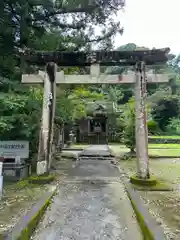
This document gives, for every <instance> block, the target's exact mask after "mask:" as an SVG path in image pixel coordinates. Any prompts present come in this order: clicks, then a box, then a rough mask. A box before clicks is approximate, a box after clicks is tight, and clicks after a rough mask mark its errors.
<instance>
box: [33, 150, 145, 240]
mask: <svg viewBox="0 0 180 240" xmlns="http://www.w3.org/2000/svg"><path fill="white" fill-rule="evenodd" d="M91 149H92V150H94V151H97V149H98V150H99V151H101V152H103V153H104V151H107V148H106V147H105V146H104V147H102V148H100V146H98V147H96V146H95V147H94V148H93V147H91ZM95 149H96V150H95ZM88 151H89V150H88ZM67 166H68V167H67V169H65V165H64V166H63V171H64V172H65V174H66V176H65V178H64V180H63V181H61V183H60V184H59V187H58V191H57V194H56V196H55V197H54V199H53V202H52V204H51V206H50V207H49V209H48V210H47V212H46V214H45V216H44V218H43V220H42V222H41V223H40V224H39V226H38V229H37V230H36V232H35V234H34V236H33V237H32V239H33V240H60V239H63V240H68V239H69V240H70V239H73V240H110V239H112V240H121V239H122V240H130V239H136V240H142V236H141V233H140V229H139V226H138V224H137V221H136V218H135V215H134V212H133V210H132V207H131V204H130V201H129V199H128V197H127V195H126V193H125V190H124V185H123V184H122V183H121V181H120V179H119V177H118V175H119V172H118V171H117V169H116V168H115V166H114V165H112V164H111V163H110V161H107V160H104V161H95V160H91V159H89V161H87V160H84V161H83V160H82V161H80V162H79V164H77V165H76V166H75V167H74V166H73V165H72V166H71V167H70V166H69V165H67Z"/></svg>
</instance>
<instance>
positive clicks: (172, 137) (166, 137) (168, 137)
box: [149, 135, 180, 139]
mask: <svg viewBox="0 0 180 240" xmlns="http://www.w3.org/2000/svg"><path fill="white" fill-rule="evenodd" d="M149 138H162V139H180V136H177V135H174V136H158V135H157V136H149Z"/></svg>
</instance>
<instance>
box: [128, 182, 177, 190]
mask: <svg viewBox="0 0 180 240" xmlns="http://www.w3.org/2000/svg"><path fill="white" fill-rule="evenodd" d="M132 187H133V188H134V189H136V190H139V191H173V186H172V185H171V184H169V183H166V182H163V181H157V183H156V185H154V186H138V185H136V184H132Z"/></svg>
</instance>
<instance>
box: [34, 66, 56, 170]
mask: <svg viewBox="0 0 180 240" xmlns="http://www.w3.org/2000/svg"><path fill="white" fill-rule="evenodd" d="M56 69H57V67H56V64H54V63H48V64H47V66H46V74H45V76H44V98H43V99H44V101H43V112H42V123H41V133H40V138H39V152H38V163H37V174H38V175H42V174H44V173H45V172H47V173H48V172H49V169H50V165H51V158H52V156H51V155H52V142H53V127H54V117H55V104H56Z"/></svg>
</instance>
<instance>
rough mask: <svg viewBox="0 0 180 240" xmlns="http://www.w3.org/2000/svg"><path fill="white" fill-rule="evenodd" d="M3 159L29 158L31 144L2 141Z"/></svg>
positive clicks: (0, 152)
mask: <svg viewBox="0 0 180 240" xmlns="http://www.w3.org/2000/svg"><path fill="white" fill-rule="evenodd" d="M0 156H1V157H8V156H9V157H10V156H11V157H12V156H13V157H16V156H18V157H20V158H29V142H28V141H0Z"/></svg>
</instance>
